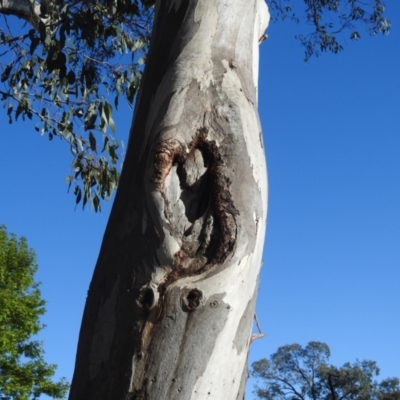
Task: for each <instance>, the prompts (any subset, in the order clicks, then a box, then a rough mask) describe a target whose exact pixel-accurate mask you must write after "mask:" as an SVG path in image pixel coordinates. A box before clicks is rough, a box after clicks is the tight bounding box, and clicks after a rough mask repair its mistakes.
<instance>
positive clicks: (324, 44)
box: [268, 0, 390, 61]
mask: <svg viewBox="0 0 400 400" xmlns="http://www.w3.org/2000/svg"><path fill="white" fill-rule="evenodd" d="M268 4H269V8H270V10H271V13H272V16H273V19H274V20H278V19H287V18H288V19H291V20H292V21H295V22H297V23H298V22H299V21H300V18H299V17H298V11H297V13H296V11H295V7H294V6H293V5H292V4H291V0H269V1H268ZM304 5H305V20H306V22H307V25H308V26H310V27H311V31H310V32H308V33H306V34H299V35H297V36H296V38H297V39H298V40H299V41H300V42H301V44H302V45H303V46H304V48H305V57H304V59H305V61H307V60H308V59H309V58H310V57H311V56H312V55H316V56H318V55H320V54H321V52H326V51H331V52H333V53H337V52H339V51H340V50H343V46H342V44H341V41H339V40H340V37H341V38H342V40H343V39H344V38H345V37H344V36H343V35H340V34H341V33H344V32H350V33H349V38H350V39H351V40H358V39H360V38H361V35H360V33H359V29H358V27H360V26H362V25H364V27H365V28H366V30H367V31H368V33H369V34H370V35H376V34H379V33H381V34H388V33H389V30H390V22H389V21H388V20H387V19H386V18H385V17H384V11H385V5H384V2H383V0H369V1H364V0H304Z"/></svg>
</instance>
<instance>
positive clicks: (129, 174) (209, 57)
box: [70, 0, 268, 400]
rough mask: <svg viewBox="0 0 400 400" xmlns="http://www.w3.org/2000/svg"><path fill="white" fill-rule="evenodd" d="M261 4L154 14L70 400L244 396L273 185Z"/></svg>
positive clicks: (200, 4)
mask: <svg viewBox="0 0 400 400" xmlns="http://www.w3.org/2000/svg"><path fill="white" fill-rule="evenodd" d="M267 23H268V12H267V9H266V5H265V3H264V2H263V1H261V0H235V1H234V2H232V1H231V0H215V1H209V0H191V1H182V0H163V1H157V2H156V14H155V25H154V32H153V37H152V42H151V47H150V53H149V57H148V62H147V66H146V71H145V74H144V78H143V82H142V87H141V90H140V93H139V97H138V101H137V106H136V110H135V118H134V122H133V125H132V129H131V133H130V141H129V145H128V150H127V156H126V161H125V164H124V169H123V172H122V176H121V181H120V184H119V189H118V192H117V196H116V199H115V202H114V206H113V210H112V213H111V216H110V219H109V222H108V226H107V230H106V232H105V235H104V239H103V244H102V248H101V251H100V255H99V259H98V262H97V265H96V269H95V272H94V276H93V279H92V282H91V285H90V290H89V293H88V298H87V302H86V307H85V312H84V317H83V322H82V327H81V332H80V338H79V345H78V352H77V359H76V367H75V373H74V378H73V382H72V387H71V392H70V400H82V399H85V400H92V399H93V400H94V399H96V400H101V399H120V400H128V399H130V400H133V399H135V400H139V399H146V400H160V399H174V400H175V399H176V400H188V399H192V400H204V399H207V398H210V399H221V400H225V399H227V400H230V399H232V400H234V399H240V398H243V393H244V387H245V380H246V376H247V366H246V365H247V354H248V347H249V341H250V334H251V326H252V320H253V313H254V304H255V296H256V289H257V277H258V273H259V268H260V265H261V253H262V248H263V242H264V231H265V220H266V203H267V183H266V166H265V158H264V150H263V147H262V142H261V140H260V138H261V134H260V133H261V128H260V124H259V118H258V114H257V109H256V107H257V89H256V87H257V71H258V41H259V38H260V37H262V35H263V33H264V30H265V28H266V26H267Z"/></svg>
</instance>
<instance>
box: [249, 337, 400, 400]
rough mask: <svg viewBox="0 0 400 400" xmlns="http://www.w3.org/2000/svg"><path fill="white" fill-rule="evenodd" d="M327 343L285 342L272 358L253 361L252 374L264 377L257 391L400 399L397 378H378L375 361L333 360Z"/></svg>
mask: <svg viewBox="0 0 400 400" xmlns="http://www.w3.org/2000/svg"><path fill="white" fill-rule="evenodd" d="M329 357H330V350H329V347H328V346H327V345H326V344H325V343H321V342H309V343H308V344H307V346H305V347H301V346H300V345H299V344H291V345H287V346H282V347H280V348H279V349H278V351H277V352H276V353H275V354H272V356H271V357H270V359H265V358H264V359H261V360H259V361H257V362H255V363H253V365H252V375H253V376H254V377H255V378H257V379H258V380H259V381H261V383H262V386H256V390H255V393H256V395H257V396H258V398H259V399H267V400H400V385H399V380H398V379H397V378H389V379H385V380H383V381H381V382H378V381H376V380H375V377H376V376H378V375H379V368H378V366H377V364H376V362H374V361H367V360H364V361H358V360H357V361H356V362H355V363H353V364H351V363H349V362H347V363H345V364H344V365H343V366H342V367H340V368H338V367H335V366H333V365H331V364H329Z"/></svg>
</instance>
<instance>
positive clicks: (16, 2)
mask: <svg viewBox="0 0 400 400" xmlns="http://www.w3.org/2000/svg"><path fill="white" fill-rule="evenodd" d="M0 14H4V15H14V16H15V17H18V18H22V19H24V20H25V21H26V22H28V23H30V24H31V25H32V26H33V27H35V28H37V27H38V26H39V22H40V21H41V20H42V19H41V18H40V3H38V2H34V3H33V4H32V3H31V2H30V1H29V0H0Z"/></svg>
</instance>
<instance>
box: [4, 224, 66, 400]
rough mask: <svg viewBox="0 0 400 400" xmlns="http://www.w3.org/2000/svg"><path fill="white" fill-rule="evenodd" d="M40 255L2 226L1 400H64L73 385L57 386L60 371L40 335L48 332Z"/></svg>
mask: <svg viewBox="0 0 400 400" xmlns="http://www.w3.org/2000/svg"><path fill="white" fill-rule="evenodd" d="M36 270H37V265H36V259H35V253H34V252H33V251H32V250H31V249H30V248H29V247H28V245H27V242H26V240H25V239H24V238H20V239H18V238H17V237H16V236H15V235H12V234H11V235H9V234H8V233H7V231H6V228H5V227H4V226H0V399H2V400H28V399H29V400H34V399H38V398H39V396H40V395H41V394H46V395H48V396H50V397H52V398H56V399H60V398H63V397H64V396H65V394H66V392H67V391H68V387H69V385H68V384H67V383H66V382H65V380H64V379H61V380H60V381H58V382H53V381H52V379H51V378H52V377H53V375H54V372H55V369H56V366H55V365H53V364H47V363H46V362H45V361H44V358H43V354H44V351H43V348H42V344H41V342H39V341H37V340H35V338H34V337H35V335H37V333H38V332H39V331H40V330H41V329H42V328H43V325H42V324H41V323H40V316H41V315H43V314H44V313H45V311H46V309H45V301H44V300H43V299H42V297H41V293H40V290H39V284H38V283H37V282H35V280H34V274H35V272H36Z"/></svg>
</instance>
